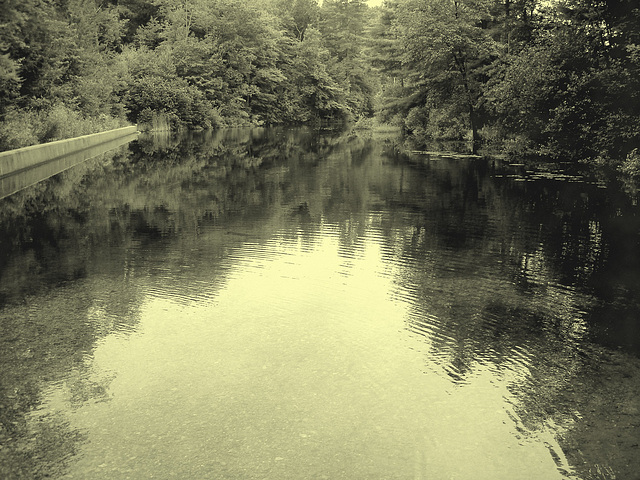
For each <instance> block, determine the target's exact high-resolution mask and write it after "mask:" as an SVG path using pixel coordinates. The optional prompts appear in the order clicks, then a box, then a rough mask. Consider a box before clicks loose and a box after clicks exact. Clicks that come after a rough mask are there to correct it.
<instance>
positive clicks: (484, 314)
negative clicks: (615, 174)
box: [0, 130, 637, 479]
mask: <svg viewBox="0 0 640 480" xmlns="http://www.w3.org/2000/svg"><path fill="white" fill-rule="evenodd" d="M217 135H218V136H217V137H214V138H211V137H205V138H195V139H194V138H188V139H185V140H182V141H178V140H176V141H173V143H172V142H171V141H168V140H167V139H165V141H164V143H158V141H157V140H156V141H155V143H154V142H153V141H151V140H147V142H148V143H147V144H145V143H144V141H143V140H141V143H140V145H134V146H133V147H132V148H133V153H131V154H127V155H126V156H124V157H122V156H121V157H116V158H115V159H113V160H109V161H106V160H105V161H104V162H103V164H101V165H102V166H100V167H96V168H97V170H99V171H98V173H95V171H93V170H90V171H89V173H87V174H86V175H85V177H84V178H85V180H84V183H82V184H81V185H83V186H75V187H65V185H67V183H69V182H71V180H72V179H67V180H68V182H67V183H65V181H62V180H58V183H55V182H53V185H49V186H47V187H41V189H42V191H41V192H40V193H38V192H36V193H33V192H32V193H29V192H27V193H23V194H22V195H23V197H20V198H24V196H26V195H29V194H32V195H40V196H41V197H44V198H47V195H51V196H53V197H54V200H55V201H57V202H62V203H63V204H62V205H60V206H59V207H60V208H57V207H56V208H50V207H49V208H44V207H43V210H44V212H43V213H41V214H39V216H37V218H35V219H33V220H24V219H22V220H20V219H18V220H15V219H13V220H11V218H13V217H10V215H7V217H8V218H9V220H5V222H8V223H7V225H9V227H12V226H15V225H17V227H16V228H18V227H20V228H22V229H23V230H22V231H24V229H25V228H26V229H27V230H28V232H29V233H28V238H27V237H25V236H22V237H21V236H20V235H18V234H15V235H16V236H15V237H10V236H9V235H7V236H6V239H5V241H6V242H7V243H11V242H13V243H12V245H14V247H12V248H13V250H11V252H12V253H11V256H8V257H7V258H5V259H4V260H3V262H4V263H3V265H4V268H3V271H2V274H3V276H2V283H1V286H2V298H3V299H4V300H3V307H2V311H1V315H2V318H3V319H4V326H5V330H4V333H3V348H5V353H4V354H3V357H4V358H3V362H4V363H5V366H6V370H5V373H3V374H2V375H3V377H2V378H3V383H4V384H5V385H4V390H3V395H4V398H5V400H4V407H5V409H6V410H7V411H9V412H10V413H8V414H6V415H5V419H6V420H7V425H9V423H11V424H10V425H9V426H8V427H7V426H6V427H5V431H4V433H5V438H4V439H5V440H6V445H11V446H10V447H9V448H8V449H7V448H6V447H5V449H4V453H3V454H2V455H3V456H0V458H2V460H3V463H4V466H5V472H8V473H9V474H12V475H15V476H16V477H19V476H22V475H24V478H28V477H29V476H33V477H34V478H44V477H45V476H46V475H49V476H52V477H59V478H79V479H101V478H104V479H120V478H122V479H125V478H132V479H138V478H181V479H185V478H193V479H203V478H230V479H235V478H237V479H245V478H261V479H288V478H289V479H301V478H327V479H339V478H342V479H373V478H380V479H382V478H389V479H390V478H398V479H406V478H415V479H450V478H455V479H553V478H579V477H578V474H577V473H576V472H574V470H573V467H572V465H571V464H570V462H569V461H568V460H567V458H566V457H565V454H564V452H563V446H562V445H560V443H559V442H560V441H561V440H562V438H564V435H565V432H567V431H569V430H570V429H571V428H573V426H574V425H575V424H576V423H577V422H580V421H581V419H582V416H583V414H584V412H581V411H580V407H579V406H577V405H573V404H571V403H570V400H569V401H568V403H567V400H566V399H564V402H565V403H564V404H562V405H559V406H556V407H551V406H550V404H553V403H554V402H556V403H558V404H560V403H562V402H561V401H560V400H558V397H559V396H561V394H560V393H559V392H560V391H563V390H566V389H568V388H571V385H574V384H575V383H576V382H584V380H583V379H582V378H581V375H582V373H581V372H582V371H583V369H584V362H585V360H584V359H585V358H587V359H588V358H590V357H593V356H594V355H596V353H594V352H601V349H602V348H603V347H602V345H606V344H607V343H611V342H612V341H614V340H612V338H616V336H617V337H624V335H623V334H620V333H616V332H620V331H621V330H624V329H625V328H626V329H627V330H628V328H633V324H632V326H631V327H629V325H628V324H627V323H624V324H623V325H622V326H619V325H618V326H614V327H611V328H608V327H607V328H604V327H602V326H601V323H600V324H596V325H595V326H594V325H592V324H591V323H590V322H593V320H591V319H592V317H593V316H594V313H593V312H594V311H595V309H596V308H600V309H602V308H603V307H602V305H603V300H601V298H600V297H598V294H597V292H595V293H594V290H593V288H592V287H590V284H589V282H588V280H589V279H590V278H591V277H590V275H592V274H593V272H594V271H595V272H601V271H603V270H604V267H603V265H604V262H605V260H606V259H607V258H608V257H606V254H607V252H606V251H605V250H606V248H607V245H606V242H605V241H604V240H603V238H602V236H603V233H602V228H603V226H602V225H603V222H602V221H601V220H600V219H598V217H597V216H591V217H590V218H588V219H587V220H586V227H585V229H584V230H581V229H580V228H582V227H581V226H582V225H583V224H584V219H582V218H580V219H578V220H577V225H578V227H576V224H574V223H571V222H569V221H565V222H562V221H558V220H557V219H556V220H554V219H553V218H552V219H551V220H549V219H548V218H549V217H545V218H546V219H545V220H540V219H539V218H537V217H536V212H535V211H534V212H532V211H531V210H535V208H534V207H532V206H531V203H527V204H526V205H523V203H522V200H520V198H521V196H518V195H512V192H511V190H510V189H512V188H516V187H512V185H515V182H516V180H514V179H510V180H506V179H502V178H503V177H506V175H504V176H503V175H497V174H495V175H492V172H491V171H490V169H489V170H487V169H488V168H489V167H486V166H478V165H476V164H475V163H474V161H461V160H459V159H458V160H455V159H445V158H429V159H425V158H417V159H416V158H414V159H406V158H399V155H398V154H397V153H396V150H395V147H394V144H393V142H392V141H391V140H386V141H384V140H375V141H374V140H370V139H369V140H363V139H359V138H353V137H340V136H335V135H333V136H332V135H329V134H326V135H325V136H322V135H314V134H312V133H310V132H308V131H287V130H277V131H268V130H267V131H240V132H235V133H233V134H227V135H226V136H225V135H223V134H221V133H219V134H217ZM114 165H115V166H114ZM87 168H88V167H87ZM92 172H93V173H92ZM494 173H495V172H494ZM500 182H504V183H500ZM72 184H73V185H77V183H72ZM583 187H584V188H586V189H587V190H588V191H597V185H589V184H586V183H585V185H584V186H583ZM56 188H57V189H61V190H63V191H64V192H63V193H58V192H57V191H56V190H55V189H56ZM74 188H75V189H76V190H77V189H79V193H77V194H74V193H73V192H74V191H73V189H74ZM69 190H72V191H71V193H69V192H68V191H69ZM546 193H547V194H549V192H548V191H547V192H546ZM552 193H553V192H552ZM63 195H66V196H65V197H63ZM536 195H537V194H536V193H535V192H534V193H532V194H531V196H533V198H534V200H535V199H536V198H538V197H536ZM553 195H556V200H557V198H558V196H559V195H560V194H559V193H558V192H557V191H556V192H555V193H553ZM553 195H552V197H553ZM62 198H65V199H68V200H67V201H68V202H69V203H68V204H64V202H63V200H62ZM577 198H579V199H580V198H582V199H583V200H584V196H583V197H580V196H579V195H578V196H577ZM12 201H13V202H14V203H11V204H7V205H9V206H10V207H11V208H14V207H15V208H17V206H16V204H17V203H18V200H16V199H13V200H12ZM529 202H531V199H530V198H529ZM5 208H6V209H9V207H7V206H6V205H5ZM553 208H556V209H557V208H559V207H558V205H557V204H556V205H555V206H554V207H553ZM552 210H553V209H552ZM543 213H545V212H543ZM587 216H589V215H587ZM18 218H19V217H18ZM541 218H542V217H541ZM11 222H13V223H11ZM20 222H23V223H20ZM29 229H30V230H29ZM38 229H40V231H38ZM563 229H564V230H563ZM562 231H565V233H566V234H567V236H566V237H564V238H561V239H558V238H556V237H557V235H556V234H557V233H558V232H562ZM38 235H39V237H37V236H38ZM36 237H37V238H36ZM572 241H573V242H574V243H575V245H576V246H578V247H579V248H580V249H581V250H579V251H578V252H577V253H576V252H569V251H565V253H564V255H565V257H564V258H558V255H559V256H561V255H562V251H563V250H562V249H563V248H564V249H565V250H566V249H567V248H570V247H571V246H572V245H571V242H572ZM576 248H577V247H576ZM558 252H559V253H558ZM568 257H571V258H569V259H567V258H568ZM563 262H565V263H563ZM558 265H559V266H558ZM585 278H587V280H585ZM635 282H636V279H635V278H634V279H632V280H630V281H629V282H628V283H627V284H625V285H623V286H622V287H619V288H623V287H624V288H626V290H625V292H627V293H628V290H629V288H631V287H629V285H631V286H632V287H633V286H635V285H637V284H636V283H635ZM612 288H613V287H612ZM612 295H614V296H615V295H618V297H616V298H619V297H620V295H623V296H624V295H626V294H625V293H624V292H623V293H615V292H614V293H613V294H612ZM624 298H625V299H626V297H624ZM614 303H615V302H614V301H612V304H614ZM619 303H620V302H618V303H615V305H618V304H619ZM625 305H626V304H625ZM611 308H614V307H611ZM616 308H617V307H616ZM600 330H602V331H604V330H606V331H607V332H608V333H607V334H602V333H598V332H599V331H600ZM594 332H595V333H594ZM612 332H613V333H612ZM34 339H35V340H34ZM620 347H621V348H626V349H628V350H629V351H630V352H633V351H634V348H635V346H634V344H633V340H630V343H629V344H628V345H624V344H621V345H620ZM630 355H632V356H633V354H632V353H630ZM7 432H8V433H7ZM602 468H603V470H602V471H603V472H604V471H606V466H605V467H602ZM594 478H595V477H594Z"/></svg>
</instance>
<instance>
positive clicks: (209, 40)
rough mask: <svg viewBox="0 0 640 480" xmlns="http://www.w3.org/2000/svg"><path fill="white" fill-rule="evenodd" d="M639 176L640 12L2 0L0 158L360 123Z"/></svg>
mask: <svg viewBox="0 0 640 480" xmlns="http://www.w3.org/2000/svg"><path fill="white" fill-rule="evenodd" d="M374 117H375V119H376V121H377V122H380V123H386V124H391V125H395V126H399V127H401V128H403V130H404V131H405V132H406V133H407V134H408V135H411V136H412V137H413V138H415V139H416V140H417V141H419V142H423V143H426V142H428V141H430V140H432V139H452V140H466V141H468V142H470V143H471V144H472V145H474V147H477V146H478V145H481V144H484V145H493V146H495V147H496V148H498V149H501V150H503V151H506V152H507V153H512V154H517V155H522V154H531V153H535V154H538V155H544V156H546V157H548V158H551V159H555V160H563V161H566V160H571V161H582V160H590V161H593V162H598V163H605V164H616V165H621V168H624V169H626V170H627V171H628V172H629V173H634V172H635V173H640V154H639V153H638V150H637V149H638V147H640V8H639V7H638V5H637V1H636V0H386V2H384V3H383V5H382V6H378V7H369V6H368V5H367V2H365V1H364V0H324V1H321V2H319V1H317V0H245V1H238V0H3V8H2V9H0V120H1V123H0V150H6V149H11V148H17V147H21V146H25V145H30V144H34V143H38V142H44V141H50V140H56V139H59V138H65V137H70V136H74V135H80V134H84V133H90V132H93V131H99V130H104V129H108V128H113V127H116V126H120V125H123V124H126V123H127V122H133V123H138V124H140V125H142V124H146V125H151V126H154V125H155V126H156V127H162V126H165V127H171V128H205V129H208V128H219V127H224V126H236V125H274V124H300V123H308V122H323V121H343V120H355V121H360V122H361V123H363V124H367V123H368V124H371V123H373V121H372V120H369V119H371V118H374Z"/></svg>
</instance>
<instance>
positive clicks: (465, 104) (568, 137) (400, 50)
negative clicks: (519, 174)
mask: <svg viewBox="0 0 640 480" xmlns="http://www.w3.org/2000/svg"><path fill="white" fill-rule="evenodd" d="M632 3H633V2H630V1H629V0H612V1H610V2H593V1H590V0H566V1H562V2H543V1H541V0H503V1H493V0H491V1H488V0H455V1H436V0H406V1H404V2H399V1H397V0H388V1H387V2H386V4H385V8H384V9H383V10H382V12H383V13H381V14H380V15H379V19H378V24H377V26H376V27H374V28H373V30H372V33H373V39H374V47H373V48H372V52H371V53H370V54H369V55H370V58H371V61H372V62H373V64H374V65H375V66H376V67H377V68H378V69H379V71H380V72H381V73H383V75H384V77H383V88H382V94H381V97H380V101H379V102H378V112H379V115H380V116H381V118H382V119H383V120H385V121H390V120H391V119H394V120H395V121H397V120H398V119H402V123H403V125H404V127H405V128H407V129H408V130H409V131H411V132H412V133H413V134H414V136H416V137H417V138H419V139H420V140H422V141H428V139H434V138H451V137H459V138H462V137H467V138H468V137H471V138H472V139H474V140H475V141H477V140H479V139H480V136H481V135H483V136H484V138H483V139H484V140H487V141H490V142H491V143H492V144H493V145H497V144H498V143H500V142H503V146H504V148H505V150H508V151H510V152H517V153H519V154H522V153H536V154H544V155H545V156H547V157H549V158H552V159H553V158H562V159H565V160H566V159H571V158H572V159H575V160H584V159H608V160H607V161H611V162H613V163H617V162H620V161H621V159H624V158H625V156H626V155H627V154H628V152H630V151H632V150H633V149H634V148H637V147H639V146H640V93H639V92H640V47H639V45H640V9H638V8H637V7H635V8H634V6H633V5H632ZM398 58H399V59H401V60H402V62H401V63H400V62H398V61H397V59H398ZM474 143H475V142H474Z"/></svg>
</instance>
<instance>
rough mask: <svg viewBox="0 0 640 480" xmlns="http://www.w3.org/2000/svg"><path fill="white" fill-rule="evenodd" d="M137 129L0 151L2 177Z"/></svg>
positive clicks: (132, 128)
mask: <svg viewBox="0 0 640 480" xmlns="http://www.w3.org/2000/svg"><path fill="white" fill-rule="evenodd" d="M137 131H138V127H137V126H135V125H134V126H131V127H122V128H117V129H115V130H109V131H107V132H101V133H94V134H92V135H83V136H82V137H75V138H69V139H66V140H58V141H56V142H50V143H43V144H41V145H32V146H30V147H24V148H18V149H17V150H9V151H8V152H0V177H4V176H6V175H11V174H12V173H16V172H19V171H21V170H25V169H28V168H31V167H34V166H36V165H40V164H42V163H45V162H49V161H51V160H54V159H57V158H60V157H64V156H66V155H69V154H72V153H76V152H79V151H82V150H86V149H88V148H91V147H94V146H96V145H99V144H102V143H105V142H109V141H111V140H114V139H116V138H120V137H124V136H127V135H133V134H135V133H137Z"/></svg>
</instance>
